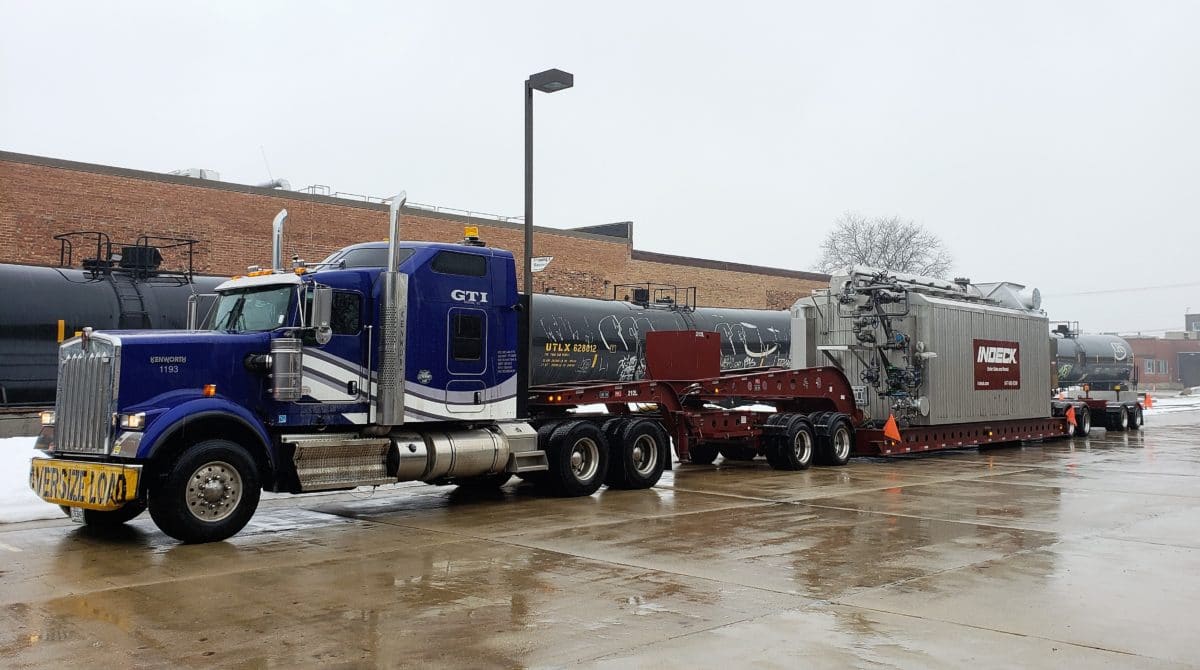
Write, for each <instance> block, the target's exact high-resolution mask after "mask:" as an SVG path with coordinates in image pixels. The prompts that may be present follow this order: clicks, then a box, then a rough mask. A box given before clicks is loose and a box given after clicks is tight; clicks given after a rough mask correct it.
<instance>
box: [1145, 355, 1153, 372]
mask: <svg viewBox="0 0 1200 670" xmlns="http://www.w3.org/2000/svg"><path fill="white" fill-rule="evenodd" d="M1146 374H1148V375H1152V374H1154V359H1153V358H1147V359H1146Z"/></svg>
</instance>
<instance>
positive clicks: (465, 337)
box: [446, 307, 488, 414]
mask: <svg viewBox="0 0 1200 670" xmlns="http://www.w3.org/2000/svg"><path fill="white" fill-rule="evenodd" d="M487 324H488V318H487V312H486V311H484V310H482V309H478V308H475V307H452V308H450V310H449V312H448V314H447V315H446V371H447V372H449V373H450V378H449V380H448V381H447V383H446V409H447V410H449V411H451V412H454V413H457V414H472V413H476V412H482V411H483V409H484V404H485V403H484V397H483V396H484V390H485V389H486V388H487V384H486V383H485V380H484V377H485V375H486V373H487V351H488V348H487V339H488V327H487Z"/></svg>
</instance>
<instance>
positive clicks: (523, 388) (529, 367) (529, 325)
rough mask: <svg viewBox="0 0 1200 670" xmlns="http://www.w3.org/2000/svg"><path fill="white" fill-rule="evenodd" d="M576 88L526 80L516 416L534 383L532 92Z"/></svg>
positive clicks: (549, 75)
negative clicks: (522, 355) (523, 356)
mask: <svg viewBox="0 0 1200 670" xmlns="http://www.w3.org/2000/svg"><path fill="white" fill-rule="evenodd" d="M574 85H575V75H573V74H571V73H570V72H563V71H562V70H559V69H550V70H546V71H544V72H538V73H537V74H531V75H529V78H528V79H526V80H525V281H524V282H523V289H524V292H525V298H524V301H525V309H524V311H523V312H522V314H523V318H522V326H524V331H525V350H526V351H527V352H528V353H529V356H528V360H526V361H525V375H524V380H523V381H522V380H521V379H520V377H521V375H518V380H517V381H518V383H517V413H518V415H519V416H527V415H528V410H527V408H528V404H529V384H530V382H532V381H533V92H534V91H541V92H543V93H554V92H555V91H561V90H564V89H568V88H571V87H572V86H574Z"/></svg>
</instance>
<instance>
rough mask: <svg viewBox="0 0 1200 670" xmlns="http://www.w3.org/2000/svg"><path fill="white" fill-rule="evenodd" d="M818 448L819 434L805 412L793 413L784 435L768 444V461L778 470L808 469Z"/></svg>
mask: <svg viewBox="0 0 1200 670" xmlns="http://www.w3.org/2000/svg"><path fill="white" fill-rule="evenodd" d="M816 450H817V434H816V431H815V430H814V429H813V425H812V422H811V421H809V420H808V417H806V416H804V415H803V414H793V415H792V416H791V418H790V419H789V420H788V422H787V428H786V429H785V430H784V433H783V435H782V436H777V437H776V438H775V439H773V440H771V444H770V445H768V446H767V462H769V463H770V464H771V467H773V468H775V469H776V470H807V469H808V468H809V466H811V465H812V461H813V456H814V454H815V453H816Z"/></svg>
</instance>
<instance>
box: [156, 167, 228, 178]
mask: <svg viewBox="0 0 1200 670" xmlns="http://www.w3.org/2000/svg"><path fill="white" fill-rule="evenodd" d="M167 174H173V175H175V176H176V177H191V178H192V179H209V180H211V181H221V174H220V173H219V172H217V171H216V170H206V169H205V168H185V169H183V170H172V171H170V172H168V173H167Z"/></svg>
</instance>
